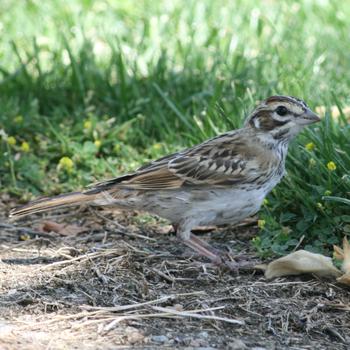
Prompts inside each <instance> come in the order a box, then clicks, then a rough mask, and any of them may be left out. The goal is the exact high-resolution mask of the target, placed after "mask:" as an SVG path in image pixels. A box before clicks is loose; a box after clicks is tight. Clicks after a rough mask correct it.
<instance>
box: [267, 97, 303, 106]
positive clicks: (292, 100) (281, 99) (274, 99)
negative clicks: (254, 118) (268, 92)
mask: <svg viewBox="0 0 350 350" xmlns="http://www.w3.org/2000/svg"><path fill="white" fill-rule="evenodd" d="M273 102H289V103H297V104H301V105H302V106H303V107H304V108H308V107H307V105H306V103H305V102H304V101H303V100H301V99H299V98H296V97H293V96H278V95H276V96H271V97H269V98H267V99H266V100H265V103H266V104H269V103H273Z"/></svg>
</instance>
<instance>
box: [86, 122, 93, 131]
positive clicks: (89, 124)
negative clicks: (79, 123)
mask: <svg viewBox="0 0 350 350" xmlns="http://www.w3.org/2000/svg"><path fill="white" fill-rule="evenodd" d="M91 128H92V123H91V121H90V120H85V122H84V129H86V130H90V129H91Z"/></svg>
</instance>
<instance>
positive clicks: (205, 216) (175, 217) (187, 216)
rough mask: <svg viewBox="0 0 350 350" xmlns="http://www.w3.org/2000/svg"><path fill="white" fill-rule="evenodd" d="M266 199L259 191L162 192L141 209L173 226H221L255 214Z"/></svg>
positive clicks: (263, 192)
mask: <svg viewBox="0 0 350 350" xmlns="http://www.w3.org/2000/svg"><path fill="white" fill-rule="evenodd" d="M265 196H266V191H264V190H262V189H259V190H257V189H244V190H243V189H241V190H238V189H212V190H209V191H208V190H193V189H192V190H191V191H185V190H183V191H176V192H171V191H164V192H158V193H157V195H151V196H148V198H147V200H146V201H145V202H147V205H146V206H145V207H144V209H145V210H147V211H150V212H153V213H154V214H157V215H159V216H161V217H163V218H166V219H168V220H170V221H172V222H179V221H183V220H191V221H192V222H194V223H195V225H208V224H210V225H220V224H226V223H236V222H239V221H241V220H243V219H244V218H246V217H248V216H250V215H253V214H255V213H256V212H257V211H258V210H259V209H260V206H261V203H262V201H263V200H264V198H265ZM145 202H144V203H145Z"/></svg>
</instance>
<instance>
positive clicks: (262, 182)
mask: <svg viewBox="0 0 350 350" xmlns="http://www.w3.org/2000/svg"><path fill="white" fill-rule="evenodd" d="M318 121H320V118H319V117H318V116H317V115H316V114H315V113H313V112H312V111H311V110H310V109H309V108H308V106H307V105H306V104H305V102H303V101H302V100H300V99H297V98H294V97H289V96H272V97H269V98H267V99H266V100H264V101H263V102H262V103H261V104H260V105H258V107H257V108H255V110H254V111H253V112H252V113H251V114H250V115H249V116H248V118H247V119H246V121H245V123H244V126H243V128H241V129H237V130H233V131H229V132H226V133H224V134H222V135H219V136H216V137H214V138H212V139H210V140H207V141H205V142H203V143H201V144H199V145H197V146H194V147H191V148H188V149H185V150H183V151H180V152H177V153H174V154H171V155H168V156H166V157H163V158H160V159H158V160H155V161H153V162H151V163H149V164H147V165H144V166H142V167H141V168H139V169H138V170H136V171H135V172H134V173H131V174H127V175H124V176H121V177H118V178H114V179H111V180H107V181H103V182H100V183H97V184H94V185H92V186H90V188H88V189H86V190H85V191H83V192H73V193H68V194H62V195H59V196H56V197H52V198H47V197H46V198H42V199H37V200H34V201H33V202H30V203H28V204H26V205H24V206H22V207H18V208H15V209H14V210H13V211H12V212H11V213H10V216H11V217H19V216H24V215H28V214H32V213H36V212H41V211H45V210H48V209H54V208H58V207H63V206H70V205H77V204H81V203H90V204H97V205H107V204H108V205H110V204H114V205H116V206H117V207H119V208H124V209H136V210H142V211H147V212H150V213H153V214H156V215H159V216H160V217H163V218H166V219H168V220H169V221H170V222H171V223H172V224H174V226H175V227H176V228H177V235H178V237H179V238H180V239H181V240H182V242H183V243H184V244H186V245H187V246H189V247H191V248H192V249H194V250H195V251H196V252H197V253H199V254H201V255H203V256H206V257H208V258H209V259H210V260H212V261H213V262H216V263H221V262H223V260H222V257H221V256H220V255H219V254H218V253H217V251H216V250H215V249H213V248H212V247H211V246H210V245H209V244H208V243H206V242H204V241H203V240H201V239H199V238H198V237H196V236H194V235H193V234H192V233H191V229H193V228H194V227H196V226H201V225H220V224H227V223H231V224H234V223H238V222H240V221H241V220H243V219H245V218H246V217H248V216H251V215H253V214H255V213H256V212H257V211H258V210H259V209H260V206H261V204H262V202H263V200H264V198H265V197H266V195H267V194H268V193H269V192H270V191H271V190H272V189H273V188H274V187H275V186H276V185H277V184H278V183H279V182H280V180H281V178H282V177H283V174H284V171H285V159H286V155H287V150H288V144H289V142H290V140H291V139H292V138H293V137H294V136H296V135H297V134H298V133H299V132H300V131H301V130H302V129H303V128H304V127H305V126H306V125H308V124H311V123H315V122H318Z"/></svg>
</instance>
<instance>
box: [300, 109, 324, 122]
mask: <svg viewBox="0 0 350 350" xmlns="http://www.w3.org/2000/svg"><path fill="white" fill-rule="evenodd" d="M319 121H321V118H320V117H319V116H318V115H317V114H316V113H314V112H313V111H311V110H310V109H307V110H306V112H305V113H304V114H302V115H301V116H300V117H299V118H297V123H298V124H301V125H308V124H313V123H318V122H319Z"/></svg>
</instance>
